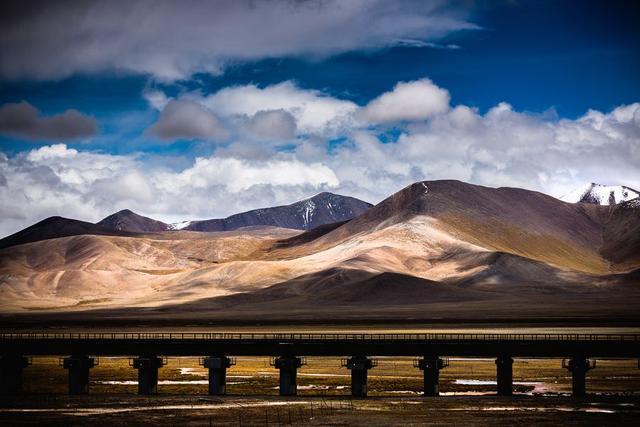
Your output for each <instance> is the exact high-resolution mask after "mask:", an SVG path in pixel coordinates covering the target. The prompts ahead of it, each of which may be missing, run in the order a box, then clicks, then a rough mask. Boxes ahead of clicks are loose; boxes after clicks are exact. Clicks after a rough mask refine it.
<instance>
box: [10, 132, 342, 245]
mask: <svg viewBox="0 0 640 427" xmlns="http://www.w3.org/2000/svg"><path fill="white" fill-rule="evenodd" d="M2 177H4V178H6V179H5V180H2V179H1V178H2ZM338 183H339V180H338V178H337V177H336V175H335V173H334V172H333V171H332V170H331V168H329V167H328V166H327V165H324V164H321V163H318V162H302V161H300V160H298V159H296V158H295V157H294V156H292V155H285V154H281V155H279V156H277V157H274V158H271V159H270V160H267V161H260V162H257V161H250V160H246V159H240V158H232V157H226V158H225V157H210V158H197V159H196V160H195V161H194V162H193V164H191V165H190V166H188V167H186V168H183V169H182V170H179V171H173V170H169V169H167V168H164V167H162V166H159V165H157V164H148V163H146V162H144V161H143V159H142V158H141V157H140V156H136V155H126V156H122V155H111V154H102V153H94V152H88V151H78V150H75V149H72V148H69V147H67V146H66V145H64V144H55V145H51V146H44V147H40V148H38V149H34V150H31V151H29V152H27V153H21V154H18V155H16V156H13V157H6V156H5V155H4V154H2V155H0V200H2V201H3V202H2V204H0V235H2V236H4V235H7V234H10V233H13V232H15V231H17V230H19V229H21V228H23V227H26V226H29V225H31V224H33V223H35V222H36V221H39V220H41V219H43V218H46V217H49V216H52V215H61V216H66V217H72V218H78V219H82V220H88V221H98V220H100V219H101V218H103V217H105V216H107V215H109V214H111V213H113V212H115V211H118V210H120V209H125V208H128V209H133V210H134V211H137V212H140V213H142V214H146V215H150V216H152V217H156V218H158V219H162V220H167V221H172V220H180V219H185V218H187V219H198V218H201V219H202V218H212V217H219V216H227V215H229V214H231V213H235V212H240V211H244V210H249V209H254V208H258V207H263V206H269V205H277V204H285V203H290V202H292V201H294V200H296V199H301V198H303V197H307V196H309V195H312V194H315V193H318V192H320V191H324V190H331V189H332V188H335V187H336V186H337V185H338Z"/></svg>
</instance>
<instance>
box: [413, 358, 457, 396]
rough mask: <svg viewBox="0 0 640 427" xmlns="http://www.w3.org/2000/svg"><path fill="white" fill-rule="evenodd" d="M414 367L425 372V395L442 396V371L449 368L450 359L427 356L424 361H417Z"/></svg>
mask: <svg viewBox="0 0 640 427" xmlns="http://www.w3.org/2000/svg"><path fill="white" fill-rule="evenodd" d="M414 366H416V367H417V368H420V369H421V370H422V371H424V395H425V396H439V395H440V383H439V380H440V369H442V368H445V367H447V366H449V361H448V359H442V358H440V357H434V356H425V357H424V359H419V360H417V361H415V363H414Z"/></svg>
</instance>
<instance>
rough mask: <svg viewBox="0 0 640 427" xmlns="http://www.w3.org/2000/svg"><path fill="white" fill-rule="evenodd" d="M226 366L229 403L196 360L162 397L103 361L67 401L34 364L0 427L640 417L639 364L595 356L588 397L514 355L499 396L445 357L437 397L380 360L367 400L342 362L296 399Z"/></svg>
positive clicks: (164, 375) (400, 365) (304, 371)
mask: <svg viewBox="0 0 640 427" xmlns="http://www.w3.org/2000/svg"><path fill="white" fill-rule="evenodd" d="M236 361H237V365H236V366H233V367H232V368H230V369H229V371H228V376H227V384H228V386H227V391H228V396H225V397H210V396H208V395H207V371H206V370H205V369H204V368H202V367H201V366H199V364H198V359H197V358H169V359H168V360H167V362H168V364H167V365H166V366H165V367H163V368H162V369H160V371H159V385H158V393H159V394H158V395H156V396H150V397H143V396H137V395H136V394H135V393H136V390H137V382H136V381H137V377H136V373H137V372H136V371H135V370H134V369H133V368H132V367H130V366H129V360H128V359H126V358H100V359H99V365H98V366H96V367H95V368H93V369H92V371H91V394H90V395H88V396H67V395H66V391H67V376H66V375H67V372H66V371H65V370H64V369H63V368H62V367H60V366H59V359H58V358H55V357H48V358H45V357H42V358H34V359H33V364H32V365H31V366H29V367H28V368H27V369H26V370H25V373H24V380H25V387H24V389H25V394H24V395H22V396H17V397H6V398H2V399H1V400H0V403H1V405H0V406H1V407H0V423H1V424H3V425H22V424H39V425H46V424H50V425H61V424H64V425H107V424H108V425H132V424H156V425H282V424H287V425H288V424H293V425H301V424H311V425H390V424H391V425H394V424H395V425H411V424H447V425H452V424H453V425H456V424H464V425H487V424H494V425H512V424H514V423H519V422H528V423H535V424H536V425H539V424H549V425H550V424H559V423H562V424H576V425H584V424H593V425H620V424H634V422H637V417H638V416H640V393H639V392H640V369H638V361H637V360H598V362H597V367H596V369H594V370H592V371H590V372H589V374H588V377H587V385H588V391H589V393H590V395H589V396H588V397H587V398H584V399H579V400H576V399H573V398H571V397H570V396H569V393H570V389H571V377H570V375H569V372H568V371H566V370H565V369H563V368H562V367H561V360H559V359H515V362H514V365H513V370H514V390H515V392H516V394H515V395H514V397H511V398H509V397H497V396H495V395H494V393H495V364H494V361H493V360H492V359H462V358H450V359H449V362H450V365H449V367H447V368H446V369H444V370H442V371H441V381H440V384H441V392H442V396H441V397H438V398H424V397H421V396H420V390H421V387H422V376H421V371H419V370H418V369H417V368H415V367H414V366H413V358H411V357H393V358H378V362H379V364H378V366H377V367H375V368H374V369H372V370H371V371H370V372H369V395H370V397H369V398H366V399H352V398H351V397H350V396H349V394H350V376H349V371H347V370H346V369H345V368H341V367H340V359H339V358H323V357H313V358H307V365H305V366H303V367H302V368H301V369H300V370H299V372H298V396H297V397H294V398H281V397H279V396H278V388H277V386H278V371H277V370H276V369H274V368H273V367H272V366H270V363H269V358H266V357H238V358H237V359H236Z"/></svg>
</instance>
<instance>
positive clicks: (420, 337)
mask: <svg viewBox="0 0 640 427" xmlns="http://www.w3.org/2000/svg"><path fill="white" fill-rule="evenodd" d="M0 340H4V341H10V340H102V341H104V340H110V341H114V340H127V341H143V340H162V341H167V340H168V341H200V340H206V341H247V342H250V341H263V342H264V341H293V342H295V341H340V342H344V341H358V342H392V341H398V342H415V341H418V342H425V341H432V342H450V341H457V342H459V341H474V342H478V341H492V342H504V341H523V342H524V341H607V342H613V341H615V342H621V341H624V342H628V341H640V334H495V333H490V334H485V333H410V334H398V333H395V334H383V333H359V334H358V333H251V332H249V333H245V332H243V333H228V332H184V333H183V332H166V333H165V332H64V333H57V332H4V333H0Z"/></svg>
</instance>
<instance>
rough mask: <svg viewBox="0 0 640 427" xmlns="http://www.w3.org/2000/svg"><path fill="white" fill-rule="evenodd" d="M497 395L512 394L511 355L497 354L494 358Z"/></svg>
mask: <svg viewBox="0 0 640 427" xmlns="http://www.w3.org/2000/svg"><path fill="white" fill-rule="evenodd" d="M496 374H497V382H498V396H511V395H512V394H513V359H512V358H511V356H504V355H503V356H498V358H497V359H496Z"/></svg>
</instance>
